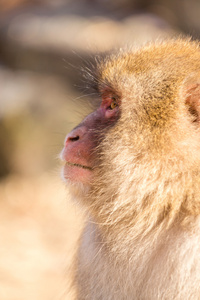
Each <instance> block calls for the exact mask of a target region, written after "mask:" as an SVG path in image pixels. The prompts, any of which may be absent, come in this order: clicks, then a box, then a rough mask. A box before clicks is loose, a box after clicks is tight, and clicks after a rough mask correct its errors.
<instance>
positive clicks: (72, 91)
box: [0, 0, 200, 300]
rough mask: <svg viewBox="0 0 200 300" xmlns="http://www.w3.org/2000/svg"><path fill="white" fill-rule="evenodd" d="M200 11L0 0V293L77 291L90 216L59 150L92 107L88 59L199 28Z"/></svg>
mask: <svg viewBox="0 0 200 300" xmlns="http://www.w3.org/2000/svg"><path fill="white" fill-rule="evenodd" d="M199 14H200V5H199V2H198V1H196V0H183V1H180V0H169V1H165V0H150V1H149V0H117V1H115V0H108V1H103V0H102V1H101V0H82V1H81V0H75V1H74V0H73V1H72V0H56V1H55V0H9V1H7V0H0V300H27V299H28V300H51V299H52V300H71V299H72V298H73V295H72V294H73V290H72V289H69V284H70V278H71V275H70V269H71V264H72V257H73V255H74V253H75V252H76V246H77V239H78V237H79V234H80V231H81V228H82V224H83V216H82V215H81V212H80V211H79V209H78V208H77V207H76V206H74V205H73V204H72V203H71V202H70V200H69V195H68V194H67V190H66V189H65V187H64V184H63V183H62V181H61V179H60V175H59V174H60V165H59V160H58V159H57V157H58V154H59V152H60V151H61V149H62V145H63V140H64V137H65V135H66V134H67V133H68V132H69V131H70V130H71V129H72V128H73V127H74V126H75V125H76V124H77V123H78V122H79V121H80V120H81V119H82V118H83V117H84V116H85V115H86V114H87V112H89V111H90V110H91V105H89V101H88V99H89V95H87V93H88V92H87V90H85V94H86V96H85V97H83V92H82V91H83V90H84V89H85V86H86V84H85V82H84V81H83V77H82V76H81V72H80V69H81V66H82V65H83V66H84V65H88V63H89V65H90V64H91V63H92V62H93V61H94V56H95V55H96V54H97V53H101V52H103V51H110V50H111V49H112V48H118V47H123V46H124V45H132V44H133V45H136V46H137V45H140V44H142V43H145V42H147V41H151V40H155V39H163V38H167V37H172V36H174V35H177V34H178V35H179V34H181V35H184V34H190V35H192V36H193V37H195V38H199V36H200V21H199V20H200V19H199ZM80 87H82V88H81V89H80Z"/></svg>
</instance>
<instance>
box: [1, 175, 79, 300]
mask: <svg viewBox="0 0 200 300" xmlns="http://www.w3.org/2000/svg"><path fill="white" fill-rule="evenodd" d="M66 195H67V193H66V190H65V189H64V187H63V185H62V184H61V182H60V181H58V179H56V177H55V176H50V175H49V174H43V175H42V176H40V177H38V178H37V179H36V178H35V179H33V178H32V179H30V178H29V179H27V178H23V177H19V176H10V177H8V178H6V179H5V180H3V181H2V182H1V184H0V199H1V201H0V220H1V222H0V245H1V246H0V299H2V300H27V299H29V300H36V299H42V300H50V299H56V300H57V299H69V300H70V299H72V298H71V296H70V294H71V293H72V290H71V291H70V292H69V290H68V289H69V286H68V284H69V282H70V265H71V259H72V256H73V254H74V252H75V249H76V240H77V238H78V236H79V232H80V228H81V224H82V218H81V214H80V211H79V212H78V211H76V207H74V206H73V205H72V204H71V203H70V202H68V201H67V199H66V198H67V197H66ZM64 293H65V294H67V298H64V297H65V296H64Z"/></svg>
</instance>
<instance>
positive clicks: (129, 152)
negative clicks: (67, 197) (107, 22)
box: [75, 39, 200, 300]
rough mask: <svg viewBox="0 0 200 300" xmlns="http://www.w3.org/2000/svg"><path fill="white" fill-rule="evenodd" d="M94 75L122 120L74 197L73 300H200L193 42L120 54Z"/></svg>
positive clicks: (199, 132)
mask: <svg viewBox="0 0 200 300" xmlns="http://www.w3.org/2000/svg"><path fill="white" fill-rule="evenodd" d="M97 74H98V75H97V76H98V77H97V78H96V81H97V83H98V90H99V92H100V93H101V91H102V90H103V89H104V88H105V87H109V88H110V89H112V90H113V91H114V92H115V93H116V95H118V96H119V97H120V99H121V115H120V118H119V120H118V121H117V122H116V124H115V125H114V126H112V127H110V128H109V129H105V132H103V133H102V136H103V139H102V140H101V142H100V144H99V145H98V148H97V150H96V156H97V157H98V160H97V163H96V168H95V169H94V181H93V182H92V184H91V187H90V189H89V191H87V192H86V193H83V194H82V198H83V199H81V201H83V203H84V205H86V206H87V210H88V214H89V221H88V224H87V226H86V228H85V231H84V233H83V236H82V239H81V245H80V250H79V255H78V261H77V276H76V279H75V280H76V285H77V294H78V296H77V299H78V300H100V299H102V300H119V299H120V300H125V299H127V300H131V299H136V300H140V299H141V300H142V299H146V300H157V299H162V300H164V299H169V300H172V299H177V300H178V299H179V300H183V299H184V300H197V299H200V217H199V216H200V125H199V121H198V117H197V118H196V119H195V114H198V113H199V114H200V109H199V104H198V99H200V92H199V80H200V49H199V43H197V42H191V41H189V40H181V39H180V40H173V41H167V42H163V43H155V44H150V45H147V46H146V47H144V48H142V49H137V50H134V49H132V50H129V51H128V52H123V51H121V52H120V53H119V54H116V55H115V54H113V55H111V56H109V57H108V58H106V59H104V60H103V62H101V63H99V66H98V72H97ZM193 95H194V96H193ZM188 99H189V100H188ZM191 107H192V108H191ZM198 109H199V111H198Z"/></svg>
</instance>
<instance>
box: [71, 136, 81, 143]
mask: <svg viewBox="0 0 200 300" xmlns="http://www.w3.org/2000/svg"><path fill="white" fill-rule="evenodd" d="M69 140H70V141H71V142H75V141H78V140H79V136H78V135H77V136H73V137H69Z"/></svg>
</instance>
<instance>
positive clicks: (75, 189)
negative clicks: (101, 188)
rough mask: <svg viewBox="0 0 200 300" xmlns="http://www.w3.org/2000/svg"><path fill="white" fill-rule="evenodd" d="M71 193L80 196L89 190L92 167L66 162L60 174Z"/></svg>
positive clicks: (76, 196)
mask: <svg viewBox="0 0 200 300" xmlns="http://www.w3.org/2000/svg"><path fill="white" fill-rule="evenodd" d="M61 176H62V178H63V180H64V182H65V183H66V185H67V188H68V190H69V192H70V194H71V195H73V197H75V198H77V199H78V198H82V197H83V196H84V195H86V194H87V193H88V191H89V190H90V182H91V180H92V169H91V168H89V167H84V166H81V165H78V164H71V163H66V164H65V165H64V167H63V169H62V174H61Z"/></svg>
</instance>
